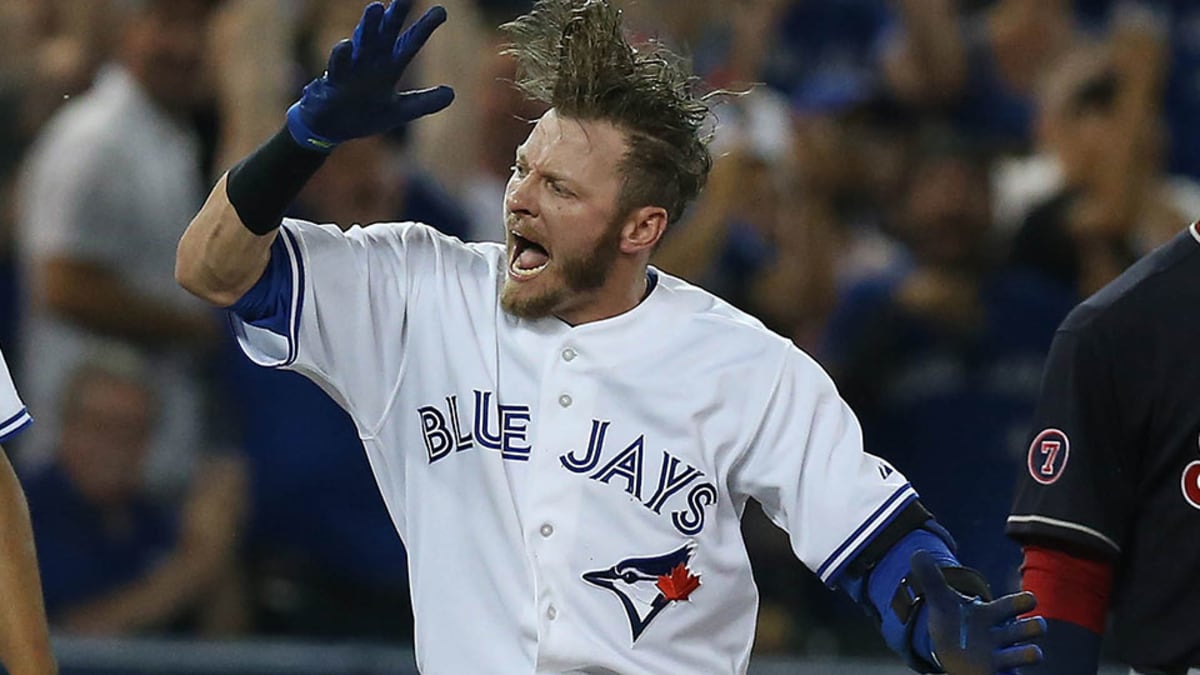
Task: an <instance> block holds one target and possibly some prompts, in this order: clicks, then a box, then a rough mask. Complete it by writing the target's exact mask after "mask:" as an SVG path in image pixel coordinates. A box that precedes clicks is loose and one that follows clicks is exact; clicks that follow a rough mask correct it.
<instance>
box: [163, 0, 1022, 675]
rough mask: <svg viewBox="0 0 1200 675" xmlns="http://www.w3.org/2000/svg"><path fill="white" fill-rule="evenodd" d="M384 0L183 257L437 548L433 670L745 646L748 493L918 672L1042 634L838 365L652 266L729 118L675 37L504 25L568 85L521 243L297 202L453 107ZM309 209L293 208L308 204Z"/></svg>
mask: <svg viewBox="0 0 1200 675" xmlns="http://www.w3.org/2000/svg"><path fill="white" fill-rule="evenodd" d="M408 9H409V3H408V2H407V1H405V0H397V1H396V2H394V3H393V4H391V6H389V7H388V8H386V9H385V8H384V6H383V5H381V4H379V3H372V4H371V5H369V6H368V7H367V8H366V10H365V11H364V13H363V16H362V19H361V21H360V23H359V24H358V26H357V28H356V29H355V32H354V37H353V39H351V40H346V41H343V42H341V43H339V44H338V45H337V46H335V47H334V48H333V51H332V54H331V56H330V59H329V64H328V68H327V71H326V72H325V74H324V75H323V76H322V77H320V78H318V79H316V80H314V81H313V82H311V83H310V84H309V85H308V86H307V87H306V88H305V91H304V94H303V96H302V97H301V99H300V100H299V101H298V102H297V103H296V104H295V105H293V106H292V107H291V108H290V109H289V111H288V114H287V124H286V125H285V128H284V129H283V130H281V131H280V133H279V134H278V135H276V136H275V137H274V138H273V139H271V140H270V141H268V142H267V143H266V144H265V145H264V146H263V147H261V148H260V149H258V150H256V151H255V152H253V153H252V154H251V155H250V156H248V157H247V158H245V159H244V160H243V161H242V162H240V163H239V164H238V165H237V166H235V167H234V168H233V169H232V170H231V171H230V172H229V173H228V174H227V175H226V176H225V177H224V178H223V179H222V180H221V181H219V183H218V184H217V186H216V187H215V188H214V190H213V192H212V194H211V195H210V197H209V200H208V203H207V204H206V205H205V206H204V207H203V209H202V210H201V211H200V213H199V214H198V215H197V216H196V218H195V219H194V220H193V221H192V223H191V224H190V225H189V227H188V230H187V232H186V233H185V234H184V236H183V238H182V239H181V241H180V245H179V252H178V258H177V263H176V276H177V278H178V279H179V281H180V283H181V284H182V285H183V286H184V287H185V288H187V289H188V290H190V291H191V292H193V293H195V294H197V295H198V296H200V297H202V298H204V299H206V300H208V301H210V302H212V303H214V304H217V305H221V306H226V307H229V308H230V309H231V310H232V311H231V314H232V316H233V323H234V328H235V331H236V333H237V336H238V339H239V341H240V343H241V345H242V347H243V349H244V350H245V352H246V353H247V354H248V355H249V356H250V358H251V359H253V360H254V361H256V362H258V363H260V364H262V365H266V366H275V367H283V368H290V369H293V370H296V371H298V372H300V373H303V374H304V375H306V376H308V377H310V378H312V379H313V380H314V381H315V382H317V383H318V384H319V385H321V386H322V387H323V388H324V389H325V390H326V391H327V392H328V393H329V394H330V395H331V396H332V397H334V398H335V399H336V400H337V401H338V402H339V403H340V404H341V405H342V406H344V407H345V409H346V410H347V411H348V412H349V413H350V416H351V417H352V418H353V420H354V423H355V424H356V425H357V427H358V433H359V435H360V437H361V438H362V441H363V445H364V447H365V449H366V452H367V456H368V458H369V460H370V463H371V466H372V469H373V470H374V472H375V477H376V479H377V481H378V483H379V486H380V489H381V491H382V493H383V497H384V501H385V503H386V504H387V507H388V510H389V512H390V514H391V517H392V519H393V521H394V522H395V525H396V528H397V530H398V532H399V533H400V535H401V537H402V538H403V539H404V542H405V544H406V545H407V547H408V551H409V554H410V557H409V566H410V569H409V571H410V578H411V586H412V595H413V605H414V613H415V617H416V651H417V661H418V664H419V666H420V667H421V668H422V669H423V670H425V671H428V672H434V673H465V672H472V673H474V672H496V673H521V672H538V673H566V672H570V673H582V672H592V673H598V672H606V673H608V672H617V673H740V672H744V671H745V670H746V668H747V662H748V659H749V653H750V648H751V644H752V642H753V638H754V628H755V616H756V610H757V602H758V598H757V592H756V589H755V586H754V579H753V577H752V575H751V570H750V565H749V561H748V559H747V555H746V550H745V546H744V544H743V542H742V539H741V533H740V528H739V517H740V515H741V513H742V510H743V507H744V506H745V504H746V501H747V500H748V499H750V498H751V497H753V498H755V499H757V500H758V501H759V502H761V503H762V504H763V506H764V508H765V509H766V512H767V513H768V514H770V516H771V517H772V518H773V519H774V521H775V522H776V523H777V524H778V525H780V526H781V527H783V528H785V529H786V530H787V531H788V532H789V533H790V535H791V542H792V546H793V549H794V550H795V553H796V555H797V556H798V557H799V558H800V559H801V560H802V561H804V562H805V563H806V564H807V565H808V566H809V567H810V568H811V569H812V570H814V571H815V572H816V573H817V574H818V575H819V577H820V578H821V579H822V580H823V581H824V582H825V583H827V584H828V585H830V586H833V587H838V588H841V589H844V590H845V591H846V592H848V593H849V594H850V595H851V596H853V597H854V598H855V599H856V600H858V601H859V602H860V603H861V604H862V605H863V607H864V608H865V609H866V610H867V612H868V613H869V614H871V615H872V616H873V617H875V618H876V619H877V620H878V622H879V625H880V629H881V630H882V632H883V635H884V636H885V638H886V639H887V642H888V644H889V645H890V646H891V647H892V648H893V649H895V650H896V651H897V652H899V653H900V654H902V655H903V656H904V657H905V658H906V660H907V662H908V663H909V664H910V665H911V666H912V667H913V668H915V669H918V670H920V671H924V672H952V673H960V674H972V675H974V674H977V673H994V672H1010V671H1011V670H1012V669H1014V668H1016V667H1018V666H1021V665H1024V664H1029V663H1034V662H1036V661H1037V660H1038V659H1039V652H1038V649H1037V648H1036V647H1035V646H1033V645H1030V644H1028V640H1029V639H1031V638H1032V637H1034V636H1036V635H1038V634H1040V633H1041V631H1042V630H1043V622H1042V621H1041V619H1040V618H1027V619H1021V620H1017V616H1018V615H1019V614H1020V613H1022V612H1027V611H1029V610H1030V609H1031V608H1032V607H1033V604H1034V600H1033V596H1032V595H1030V594H1019V595H1012V596H1006V597H1003V598H1000V599H998V600H991V599H990V598H989V596H988V591H987V587H986V584H985V583H984V582H983V580H982V579H981V578H980V577H979V576H978V575H977V574H975V573H973V572H972V571H970V570H968V569H966V568H964V567H962V566H960V565H959V563H958V561H957V560H956V559H955V557H954V554H953V553H952V550H953V548H952V544H951V540H950V537H949V535H948V534H947V533H946V532H945V531H944V530H943V529H942V528H941V527H940V526H938V524H937V523H936V521H934V520H933V519H932V518H931V517H930V515H929V514H928V513H927V512H926V511H925V510H924V509H923V508H922V506H921V505H920V503H919V501H918V500H917V495H916V492H915V491H914V490H913V488H912V487H911V486H910V485H909V484H908V482H907V481H906V480H905V479H904V477H903V476H902V475H901V474H900V473H899V472H897V471H895V470H894V469H893V468H892V467H891V466H889V465H888V464H886V463H885V462H883V461H881V460H879V459H877V458H875V457H872V456H871V455H868V454H865V453H864V452H863V450H862V447H861V445H862V444H861V434H860V431H859V426H858V424H857V422H856V420H855V418H854V415H853V414H852V412H851V411H850V410H849V409H848V408H847V407H846V405H845V404H844V403H843V402H842V400H841V399H840V398H839V397H838V395H837V392H836V390H835V389H834V386H833V383H832V382H831V381H830V380H829V378H828V377H827V376H826V375H825V373H824V372H823V371H822V370H821V369H820V368H819V367H818V366H817V365H816V364H815V363H814V362H813V361H812V360H811V359H810V358H808V357H807V356H806V355H805V354H803V353H802V352H800V351H799V350H798V349H796V348H795V347H794V346H793V345H792V344H791V343H790V342H788V341H787V340H785V339H783V338H781V337H779V336H777V335H775V334H773V333H770V332H769V331H767V330H766V329H765V328H764V327H763V326H762V324H761V323H760V322H758V321H757V320H755V319H754V318H752V317H750V316H747V315H746V314H743V313H741V312H739V311H737V310H735V309H733V308H732V307H730V306H729V305H727V304H725V303H723V302H721V301H720V300H718V299H717V298H715V297H713V296H711V295H709V294H708V293H705V292H704V291H702V290H700V289H698V288H695V287H693V286H690V285H688V284H686V283H684V282H682V281H680V280H679V279H675V278H672V277H670V276H668V275H666V274H662V273H660V272H658V271H656V270H655V269H653V268H650V267H649V266H648V261H649V258H650V253H651V251H652V249H653V248H654V246H655V245H656V244H657V243H658V241H659V239H660V237H661V236H662V234H663V231H664V230H665V228H666V227H667V225H668V223H670V222H673V221H675V220H677V219H678V218H679V216H680V213H681V211H682V210H683V208H684V206H685V205H686V204H687V203H688V201H689V200H691V199H692V198H693V197H695V195H696V193H697V192H698V191H699V190H700V188H701V186H702V185H703V182H704V178H705V175H706V174H707V171H708V168H709V166H710V164H711V159H710V156H709V154H708V150H707V147H706V145H705V142H704V139H703V135H702V133H701V127H702V125H703V124H704V123H705V122H706V120H707V118H708V114H709V113H708V109H707V107H706V105H705V103H704V102H703V101H702V100H699V99H697V98H695V97H694V96H693V94H692V93H691V87H690V84H691V83H690V80H689V77H688V76H687V74H686V73H685V72H684V70H683V69H682V68H681V67H680V66H679V65H678V64H679V60H678V59H676V58H674V57H673V56H672V55H670V54H669V53H667V52H665V51H664V50H663V49H662V48H661V47H656V46H653V45H647V46H642V47H638V48H636V49H635V48H634V47H632V46H631V45H630V44H629V43H628V42H627V41H626V39H625V37H624V33H623V30H622V26H621V20H620V14H619V13H618V12H617V11H616V10H615V9H613V8H612V7H610V6H609V5H608V3H607V2H604V1H603V0H541V1H539V2H537V3H536V4H535V5H534V9H533V11H532V12H531V13H530V14H528V15H526V16H523V17H521V18H520V19H518V20H516V21H515V22H513V23H511V24H508V25H507V26H506V30H507V31H508V32H509V34H510V35H511V36H512V38H513V41H514V45H513V46H512V47H511V51H512V53H513V54H514V55H515V56H516V58H517V61H518V64H519V72H520V75H519V77H518V86H520V87H521V88H522V90H523V91H525V92H526V93H527V94H528V95H530V96H531V97H533V98H536V99H538V100H541V101H544V102H545V103H547V104H549V107H550V110H549V112H547V113H546V114H545V115H544V116H543V117H541V119H540V120H539V121H538V122H537V124H536V125H535V126H534V127H533V130H532V131H531V133H530V134H529V137H528V139H527V140H526V141H525V142H524V143H523V144H522V145H521V146H520V147H519V148H518V149H517V152H516V160H515V164H514V167H513V171H512V175H511V177H510V179H509V182H508V186H507V189H506V194H505V200H504V204H503V208H504V216H505V219H506V221H505V222H506V227H507V233H508V234H507V242H506V244H503V245H502V244H464V243H462V242H460V241H458V240H456V239H452V238H448V237H445V236H442V235H439V234H438V233H437V232H436V231H434V230H433V229H431V228H429V227H426V226H424V225H420V224H415V223H389V224H377V225H373V226H371V227H367V228H362V227H357V226H355V227H351V228H350V229H348V230H346V231H343V230H341V229H339V228H338V227H335V226H330V225H315V224H312V223H307V222H302V221H298V220H292V219H282V214H283V212H284V209H285V208H286V206H287V204H288V202H289V201H290V200H291V199H292V198H293V197H294V196H295V194H296V192H297V191H298V190H299V189H300V188H301V186H302V185H303V184H304V183H305V181H306V180H307V179H308V177H309V176H311V175H312V173H313V172H314V171H315V170H316V169H317V167H319V166H320V165H321V162H322V160H323V158H324V157H325V154H326V153H328V152H330V151H333V150H334V148H335V147H336V145H337V144H338V143H341V142H343V141H346V140H349V139H352V138H357V137H361V136H365V135H370V134H375V133H380V132H383V131H386V130H388V129H391V128H393V127H396V126H398V125H402V124H405V123H408V122H410V121H412V120H414V119H416V118H418V117H420V116H422V115H426V114H430V113H433V112H436V111H438V110H440V109H442V108H444V107H446V106H447V105H449V104H450V101H451V99H452V96H453V94H452V92H451V91H450V90H449V89H448V88H446V87H436V88H432V89H427V90H422V91H414V92H397V91H396V88H395V85H396V81H397V79H398V78H399V77H400V75H401V72H402V71H403V70H404V67H405V66H406V65H407V64H408V62H409V60H410V59H411V58H412V57H413V56H414V55H415V54H416V52H417V51H418V50H419V49H420V48H421V46H422V44H424V43H425V41H426V40H427V39H428V38H429V36H430V34H431V33H432V32H433V30H434V29H435V28H436V27H437V26H438V25H439V24H441V23H442V22H443V21H444V20H445V16H446V15H445V11H444V10H443V9H441V8H440V7H435V8H433V9H431V10H430V11H428V12H427V13H426V14H425V15H424V16H422V17H421V18H420V19H419V20H418V21H417V22H416V23H415V24H413V26H412V27H411V28H409V29H408V30H407V31H404V32H401V27H402V24H403V21H404V18H405V15H406V13H407V11H408ZM281 220H282V226H281Z"/></svg>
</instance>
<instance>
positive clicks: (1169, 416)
mask: <svg viewBox="0 0 1200 675" xmlns="http://www.w3.org/2000/svg"><path fill="white" fill-rule="evenodd" d="M1194 228H1195V226H1193V227H1192V228H1188V230H1187V231H1185V232H1183V233H1181V234H1180V235H1179V236H1177V237H1176V238H1175V239H1174V240H1172V241H1171V242H1170V243H1168V244H1166V245H1164V246H1162V247H1161V248H1159V249H1157V250H1156V251H1154V252H1153V253H1151V254H1149V255H1148V256H1146V257H1145V258H1143V259H1142V260H1140V261H1138V262H1137V263H1136V264H1134V265H1133V266H1132V267H1130V268H1129V269H1128V270H1127V271H1126V272H1125V273H1124V274H1122V275H1121V276H1120V277H1118V278H1117V279H1116V280H1115V281H1113V282H1112V283H1111V284H1109V285H1108V286H1106V287H1105V288H1104V289H1102V290H1101V291H1100V292H1098V293H1097V294H1096V295H1094V296H1092V297H1091V298H1089V299H1088V300H1086V301H1084V302H1083V303H1082V304H1080V305H1079V306H1078V307H1076V308H1075V309H1074V310H1073V311H1072V312H1071V314H1070V315H1069V316H1068V317H1067V318H1066V320H1065V321H1064V322H1063V324H1062V326H1061V327H1060V328H1059V330H1058V333H1057V334H1056V336H1055V339H1054V343H1053V345H1052V346H1051V349H1050V357H1049V360H1048V362H1047V364H1046V371H1045V374H1044V376H1043V382H1042V391H1041V396H1040V402H1039V404H1038V409H1037V412H1036V414H1035V418H1034V428H1033V431H1032V433H1031V436H1030V445H1029V449H1028V456H1027V459H1026V462H1025V464H1026V466H1025V470H1024V471H1023V472H1022V479H1021V483H1020V486H1019V487H1018V490H1017V495H1016V502H1015V505H1014V506H1013V514H1012V515H1011V516H1010V517H1009V519H1008V526H1007V529H1008V533H1009V535H1010V536H1012V537H1014V538H1016V539H1017V540H1018V541H1021V542H1023V543H1025V542H1030V541H1033V542H1038V543H1041V544H1049V545H1050V546H1051V547H1056V548H1067V549H1068V550H1079V549H1083V550H1085V551H1088V552H1092V553H1093V554H1100V555H1103V556H1106V557H1109V558H1110V559H1112V560H1113V561H1114V563H1115V565H1116V575H1115V580H1114V588H1113V596H1112V612H1113V619H1114V622H1113V627H1112V638H1113V639H1114V640H1115V642H1116V646H1117V650H1118V653H1119V655H1120V656H1121V657H1122V659H1123V660H1125V661H1127V662H1128V663H1130V664H1131V665H1133V666H1136V667H1139V668H1143V669H1153V668H1164V667H1182V666H1200V629H1198V628H1197V626H1198V625H1200V618H1197V616H1196V608H1197V607H1200V583H1197V582H1196V575H1197V573H1198V572H1200V353H1198V351H1200V234H1197V232H1196V231H1195V229H1194Z"/></svg>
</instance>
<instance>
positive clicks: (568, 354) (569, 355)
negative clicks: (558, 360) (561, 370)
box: [562, 347, 579, 361]
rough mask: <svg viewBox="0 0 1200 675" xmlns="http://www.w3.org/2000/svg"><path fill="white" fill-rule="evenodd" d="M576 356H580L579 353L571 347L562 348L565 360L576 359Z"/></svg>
mask: <svg viewBox="0 0 1200 675" xmlns="http://www.w3.org/2000/svg"><path fill="white" fill-rule="evenodd" d="M576 356H579V353H578V352H576V351H575V350H574V349H571V348H570V347H567V348H566V349H564V350H562V357H563V361H574V360H575V357H576Z"/></svg>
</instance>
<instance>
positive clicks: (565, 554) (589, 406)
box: [522, 331, 596, 672]
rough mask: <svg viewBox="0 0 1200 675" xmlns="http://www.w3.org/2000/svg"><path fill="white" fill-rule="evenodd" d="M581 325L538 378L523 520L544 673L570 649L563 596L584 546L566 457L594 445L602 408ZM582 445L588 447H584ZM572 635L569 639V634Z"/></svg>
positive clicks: (576, 489)
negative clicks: (591, 439) (576, 551)
mask: <svg viewBox="0 0 1200 675" xmlns="http://www.w3.org/2000/svg"><path fill="white" fill-rule="evenodd" d="M578 343H579V340H578V335H577V334H576V331H566V332H564V333H563V334H562V338H561V340H560V341H559V342H558V344H556V345H554V347H553V348H552V350H551V354H552V356H551V357H550V359H549V361H548V362H547V364H546V366H545V368H544V370H543V371H542V372H543V376H542V380H541V382H539V383H538V386H539V392H538V408H539V409H538V413H539V414H538V415H537V417H536V418H535V424H536V432H535V435H534V438H533V443H534V447H533V454H532V457H531V461H530V463H531V465H532V466H531V467H530V469H531V470H532V475H531V478H532V480H531V481H530V483H529V486H530V491H531V494H530V495H529V497H530V498H529V500H528V501H527V502H526V503H527V505H528V508H529V512H528V513H527V514H526V517H525V518H523V519H522V520H523V522H524V523H525V528H526V532H525V537H526V543H527V546H528V547H529V556H530V561H531V564H532V566H533V574H534V587H535V594H536V602H537V611H538V637H539V639H538V658H537V663H538V671H539V672H540V671H542V670H544V669H545V668H547V667H548V666H549V664H550V663H554V662H561V661H562V660H563V659H564V658H567V659H569V658H570V655H569V654H566V653H564V648H565V647H566V645H567V644H569V643H570V640H569V632H570V631H569V630H568V629H566V628H565V626H566V625H570V624H571V623H572V617H570V616H569V615H568V614H569V610H568V608H566V607H564V606H563V602H564V601H565V599H566V597H567V596H568V595H569V593H567V592H566V589H565V588H562V587H561V586H562V584H569V583H572V581H573V578H574V576H576V574H575V570H573V569H572V568H571V554H570V551H571V550H572V549H573V548H575V547H576V546H578V543H579V541H578V538H579V536H580V533H579V531H578V523H579V508H580V504H581V503H582V501H583V493H582V490H581V488H582V487H583V486H582V485H581V484H580V481H578V480H571V478H573V476H569V475H567V474H566V472H565V470H564V469H563V468H562V466H561V460H560V457H561V456H562V455H564V454H566V453H568V452H571V451H572V450H576V449H577V448H578V446H579V444H580V443H584V444H586V443H587V438H588V429H589V428H590V424H591V419H592V417H593V415H594V411H595V407H596V395H595V393H596V382H595V380H594V378H593V377H592V376H591V375H590V374H589V373H588V372H587V371H588V370H589V366H588V359H587V357H586V353H585V350H584V349H582V348H581V347H580V346H579V344H578ZM578 449H579V450H583V449H584V448H578ZM563 638H567V639H563Z"/></svg>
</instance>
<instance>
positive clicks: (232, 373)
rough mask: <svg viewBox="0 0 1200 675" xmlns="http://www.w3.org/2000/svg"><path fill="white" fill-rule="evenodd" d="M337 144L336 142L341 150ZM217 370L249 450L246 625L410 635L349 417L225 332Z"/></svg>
mask: <svg viewBox="0 0 1200 675" xmlns="http://www.w3.org/2000/svg"><path fill="white" fill-rule="evenodd" d="M339 152H340V151H339ZM226 368H227V372H226V376H227V378H228V384H229V387H228V391H229V395H230V396H231V403H232V404H233V405H232V408H233V409H234V410H239V411H240V410H254V411H255V413H254V415H246V416H239V417H235V419H236V421H237V422H238V424H239V426H240V427H241V428H242V430H243V447H244V448H245V454H246V458H247V461H248V462H249V476H250V487H251V490H250V492H251V499H252V509H251V513H252V517H251V520H250V526H249V528H248V529H249V532H248V537H247V541H248V548H249V551H248V553H249V555H250V565H251V569H250V571H249V575H250V582H251V588H252V592H253V598H252V600H253V608H254V613H255V625H256V627H257V628H258V630H259V631H261V632H264V633H268V634H287V635H307V636H312V637H321V638H346V639H350V638H353V639H359V640H369V639H380V640H389V641H396V642H406V643H408V642H411V641H412V612H411V610H410V609H409V606H410V604H409V603H410V601H409V594H408V570H407V559H406V556H405V553H404V546H403V544H402V543H401V541H400V537H399V535H397V534H396V529H395V527H394V526H393V525H392V523H391V519H390V518H389V516H388V514H387V510H386V509H385V508H384V504H383V499H382V498H381V497H380V495H379V489H378V487H377V486H376V484H375V479H374V477H373V476H372V474H371V470H370V467H369V466H368V464H367V456H366V453H365V452H364V451H363V448H362V442H361V441H360V440H359V437H358V433H357V431H356V430H355V428H354V423H353V422H352V421H351V420H350V417H349V416H348V415H347V414H346V413H345V411H343V410H342V409H341V408H340V407H338V405H337V404H336V403H334V402H333V401H332V400H330V398H329V396H328V395H326V394H325V392H323V391H321V390H320V389H318V388H317V386H316V385H314V384H312V383H311V382H310V381H308V380H306V379H304V378H303V377H301V376H299V375H297V374H295V373H290V372H285V371H277V370H270V369H265V368H259V367H257V366H255V365H254V364H252V363H250V361H249V360H247V359H246V358H245V356H244V355H243V354H242V353H241V350H239V349H237V348H236V347H235V346H234V345H233V344H232V342H231V343H230V345H229V346H228V349H227V358H226Z"/></svg>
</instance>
